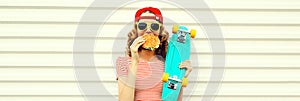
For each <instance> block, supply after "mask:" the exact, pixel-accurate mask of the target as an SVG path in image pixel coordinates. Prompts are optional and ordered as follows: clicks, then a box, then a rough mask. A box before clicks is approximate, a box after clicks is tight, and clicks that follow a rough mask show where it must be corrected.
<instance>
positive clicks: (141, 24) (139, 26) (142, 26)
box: [138, 22, 147, 30]
mask: <svg viewBox="0 0 300 101" xmlns="http://www.w3.org/2000/svg"><path fill="white" fill-rule="evenodd" d="M146 27H147V24H146V23H143V22H142V23H139V24H138V28H139V29H140V30H144V29H145V28H146Z"/></svg>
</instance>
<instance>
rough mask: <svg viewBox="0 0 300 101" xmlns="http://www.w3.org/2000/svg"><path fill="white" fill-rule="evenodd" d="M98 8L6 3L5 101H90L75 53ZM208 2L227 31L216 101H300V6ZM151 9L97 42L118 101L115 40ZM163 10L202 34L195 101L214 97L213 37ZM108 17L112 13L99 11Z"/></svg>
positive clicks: (2, 20) (0, 97)
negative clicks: (88, 16)
mask: <svg viewBox="0 0 300 101" xmlns="http://www.w3.org/2000/svg"><path fill="white" fill-rule="evenodd" d="M92 2H93V0H0V47H1V48H0V101H84V98H83V97H82V96H81V95H82V94H81V93H80V90H79V87H78V85H77V82H76V78H75V74H74V68H73V67H72V66H73V60H72V59H73V55H72V50H73V41H74V40H73V38H74V36H75V32H76V28H77V23H78V22H79V21H80V18H81V17H82V15H83V13H84V12H85V10H86V7H88V6H89V5H90V4H91V3H92ZM206 2H207V4H208V6H210V7H211V8H212V9H213V13H214V14H215V16H216V19H217V20H218V21H219V23H220V24H221V26H220V27H221V29H222V32H223V34H224V38H225V45H226V67H225V74H224V78H223V83H222V85H221V88H220V90H219V93H218V96H217V97H216V99H215V101H299V100H300V80H299V79H300V62H299V59H300V53H299V51H300V33H299V32H300V19H299V18H300V1H299V0H247V1H245V0H206ZM147 4H148V5H151V4H153V3H151V2H148V3H147ZM143 6H145V4H132V5H129V6H126V7H125V8H123V9H120V10H119V11H117V12H116V13H115V15H114V16H112V17H111V18H110V19H108V24H107V25H105V26H104V28H103V30H102V31H101V32H100V33H103V34H101V36H98V39H97V43H96V46H95V50H94V51H95V52H96V53H95V60H96V65H97V68H98V72H99V73H101V74H100V75H99V76H101V77H104V78H103V79H102V80H103V81H104V82H105V85H106V87H107V88H108V89H109V90H110V92H111V94H113V95H115V96H117V85H116V81H115V73H114V69H113V68H112V65H113V64H112V62H111V60H112V55H111V54H112V48H113V47H112V45H113V43H114V37H116V36H117V34H118V32H119V31H120V29H122V28H123V27H124V25H125V23H126V22H128V21H129V20H130V21H132V20H133V17H134V13H135V11H136V10H137V9H135V8H139V7H143ZM155 7H159V8H161V9H162V13H163V15H164V16H165V17H169V18H172V19H173V20H175V21H178V22H179V23H189V24H190V25H188V26H190V27H192V28H196V29H197V30H198V32H199V34H198V35H197V39H196V40H194V41H193V43H201V44H197V45H196V46H194V47H193V49H195V50H197V51H194V52H193V54H194V55H197V56H198V58H199V59H201V61H200V60H199V61H198V65H195V62H197V61H194V67H195V69H197V70H199V71H200V75H199V79H198V81H199V82H198V83H197V87H196V89H194V93H193V96H192V97H191V99H190V100H191V101H199V99H201V98H203V97H207V96H203V94H204V90H205V87H206V85H207V82H208V80H209V79H208V78H209V77H210V71H211V70H212V69H211V66H212V60H211V57H212V55H211V54H212V52H211V50H210V44H209V42H208V40H207V37H206V35H205V34H204V33H200V32H201V31H202V29H201V28H200V27H199V26H195V24H193V23H195V21H194V20H193V19H191V18H190V17H189V16H179V17H176V16H173V17H172V15H174V14H184V13H185V12H183V11H181V10H180V9H175V10H174V9H172V10H170V9H169V10H168V9H166V8H172V7H173V6H171V5H168V4H159V5H155ZM173 8H174V7H173ZM107 9H111V8H102V7H99V8H97V9H95V10H99V11H100V10H107ZM164 9H165V10H164ZM124 14H125V15H124ZM120 16H122V18H120ZM179 19H190V20H179ZM109 23H116V24H113V25H111V24H109ZM86 25H89V23H87V24H86ZM168 28H169V29H168V30H169V31H171V29H170V28H171V27H168ZM124 34H127V33H124ZM83 39H84V38H83ZM124 39H125V38H124V37H123V38H119V39H118V40H124ZM124 41H125V40H124ZM118 52H123V50H120V51H118ZM83 54H84V53H83ZM87 54H88V53H87ZM86 83H98V82H97V81H89V82H86ZM192 83H193V82H192ZM194 83H195V82H194ZM104 96H105V95H104ZM96 97H101V96H96Z"/></svg>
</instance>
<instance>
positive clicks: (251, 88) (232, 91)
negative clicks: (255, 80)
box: [0, 83, 300, 96]
mask: <svg viewBox="0 0 300 101" xmlns="http://www.w3.org/2000/svg"><path fill="white" fill-rule="evenodd" d="M90 84H91V83H90ZM96 84H97V83H96ZM0 85H1V88H0V94H1V95H2V96H4V95H83V94H82V93H81V92H80V90H79V86H78V84H77V83H1V84H0ZM206 85H207V84H197V85H195V86H193V87H192V86H188V87H190V88H185V93H184V95H187V94H188V95H204V94H205V93H204V92H205V88H206ZM104 86H105V87H106V89H107V90H108V92H109V93H110V94H109V93H106V94H101V95H117V91H118V88H117V84H116V83H107V84H104ZM299 86H300V85H299V84H222V85H221V86H220V89H219V93H218V95H220V96H222V95H241V96H245V95H266V96H268V95H269V96H270V95H273V96H276V95H279V96H280V95H283V96H284V95H286V96H292V95H298V94H299V93H300V87H299ZM191 88H193V89H191ZM274 88H276V89H274ZM94 95H99V94H94Z"/></svg>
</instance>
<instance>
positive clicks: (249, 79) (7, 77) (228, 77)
mask: <svg viewBox="0 0 300 101" xmlns="http://www.w3.org/2000/svg"><path fill="white" fill-rule="evenodd" d="M88 70H89V71H96V72H95V73H97V74H95V75H98V77H99V78H100V79H98V80H89V79H85V80H80V81H83V82H85V81H86V82H101V81H103V82H116V71H115V67H109V68H103V67H102V68H101V67H100V68H97V69H93V68H87V67H85V68H80V69H75V67H74V68H72V67H70V68H43V67H40V68H0V82H75V81H77V79H76V75H79V74H75V73H86V72H83V71H88ZM212 70H213V69H211V68H209V69H202V68H201V67H198V68H196V67H195V68H194V69H193V71H192V73H191V74H190V76H189V80H190V81H191V82H193V83H195V82H197V83H206V82H208V81H210V77H211V72H212ZM74 71H78V72H74ZM218 71H222V70H220V69H219V70H218ZM299 72H300V70H299V69H285V68H282V69H268V68H265V69H224V75H223V81H222V82H223V83H249V84H252V83H293V82H299V83H300V81H299V77H300V74H299ZM80 75H89V74H80ZM220 75H221V74H220ZM212 81H216V80H212ZM218 82H219V81H218Z"/></svg>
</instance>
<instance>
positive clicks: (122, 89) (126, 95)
mask: <svg viewBox="0 0 300 101" xmlns="http://www.w3.org/2000/svg"><path fill="white" fill-rule="evenodd" d="M137 63H138V62H134V61H132V63H131V65H130V67H129V72H128V77H119V80H118V87H119V101H133V100H134V91H135V79H136V77H135V76H136V70H137Z"/></svg>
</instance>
